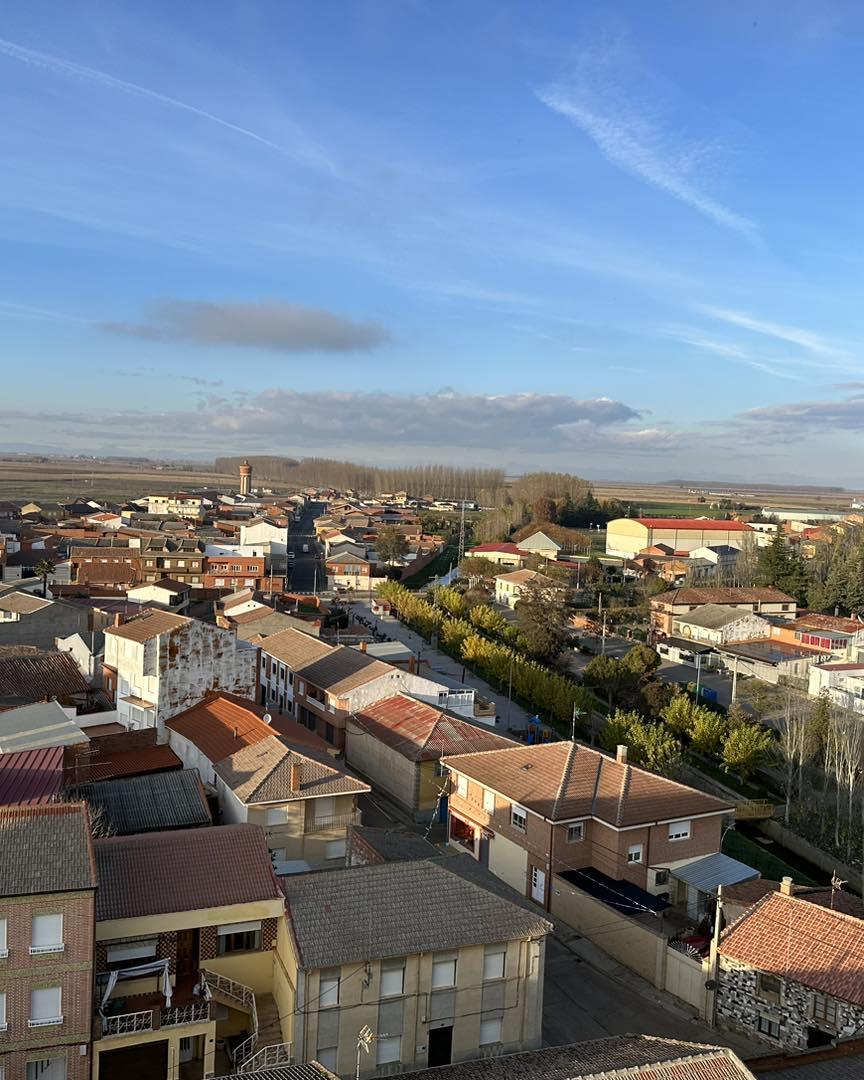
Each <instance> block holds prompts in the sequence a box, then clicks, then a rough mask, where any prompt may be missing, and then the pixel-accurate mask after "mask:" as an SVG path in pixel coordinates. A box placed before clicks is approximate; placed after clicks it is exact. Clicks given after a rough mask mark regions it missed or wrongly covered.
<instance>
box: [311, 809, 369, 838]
mask: <svg viewBox="0 0 864 1080" xmlns="http://www.w3.org/2000/svg"><path fill="white" fill-rule="evenodd" d="M359 824H360V811H359V810H356V811H354V813H351V814H335V815H333V816H332V817H318V818H309V820H308V821H306V822H304V825H303V832H304V833H318V832H331V831H333V830H335V829H347V828H348V826H349V825H359Z"/></svg>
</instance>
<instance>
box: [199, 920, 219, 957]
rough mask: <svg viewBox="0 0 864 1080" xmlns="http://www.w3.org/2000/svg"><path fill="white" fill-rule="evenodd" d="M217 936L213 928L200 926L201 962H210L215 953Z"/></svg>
mask: <svg viewBox="0 0 864 1080" xmlns="http://www.w3.org/2000/svg"><path fill="white" fill-rule="evenodd" d="M217 946H218V934H217V933H216V927H215V926H202V927H201V934H200V943H199V951H200V956H201V962H202V963H203V962H204V961H205V960H212V959H213V957H214V956H216V953H217Z"/></svg>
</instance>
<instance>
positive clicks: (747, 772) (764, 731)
mask: <svg viewBox="0 0 864 1080" xmlns="http://www.w3.org/2000/svg"><path fill="white" fill-rule="evenodd" d="M773 750H774V737H773V735H772V734H771V732H770V731H769V730H768V728H764V727H762V726H761V724H741V725H739V726H738V727H734V728H732V729H731V730H730V732H729V734H728V735H727V736H726V738H725V740H724V742H723V750H722V754H721V760H722V762H723V768H724V769H725V770H726V772H729V773H735V775H736V776H739V777H740V778H741V779H742V780H746V779H747V778H748V777H750V776H752V775H753V773H754V772H755V771H756V770H757V769H758V768H760V766H762V765H765V764H766V763H767V762H768V761H769V760H770V758H771V756H772V752H773Z"/></svg>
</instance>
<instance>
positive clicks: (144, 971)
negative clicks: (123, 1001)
mask: <svg viewBox="0 0 864 1080" xmlns="http://www.w3.org/2000/svg"><path fill="white" fill-rule="evenodd" d="M147 975H161V976H162V996H163V997H164V998H165V1005H166V1006H167V1008H169V1009H170V1008H171V995H172V988H171V964H170V961H168V960H154V961H153V962H152V963H150V964H138V965H136V966H135V967H128V968H121V969H120V970H119V971H112V972H109V974H108V985H107V986H106V987H105V993H104V994H103V995H102V1002H101V1004H100V1006H99V1008H100V1009H104V1008H105V1003H106V1002H107V1001H108V999H109V998H110V997H111V992H112V991H113V989H114V987H115V986H116V985H117V981H118V980H119V979H143V978H145V977H146V976H147Z"/></svg>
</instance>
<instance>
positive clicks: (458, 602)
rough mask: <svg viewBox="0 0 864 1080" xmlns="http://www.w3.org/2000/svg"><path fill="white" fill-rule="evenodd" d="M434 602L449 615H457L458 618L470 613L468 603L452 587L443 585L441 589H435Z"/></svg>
mask: <svg viewBox="0 0 864 1080" xmlns="http://www.w3.org/2000/svg"><path fill="white" fill-rule="evenodd" d="M433 602H434V603H435V604H436V605H437V606H438V607H441V608H443V609H444V610H445V611H446V612H447V614H448V615H455V616H456V618H461V616H463V615H465V614H467V612H468V601H467V600H466V599H465V597H464V596H463V594H462V593H461V592H460V591H459V590H458V589H454V588H453V586H452V585H442V586H441V588H440V589H435V591H434V598H433Z"/></svg>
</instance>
